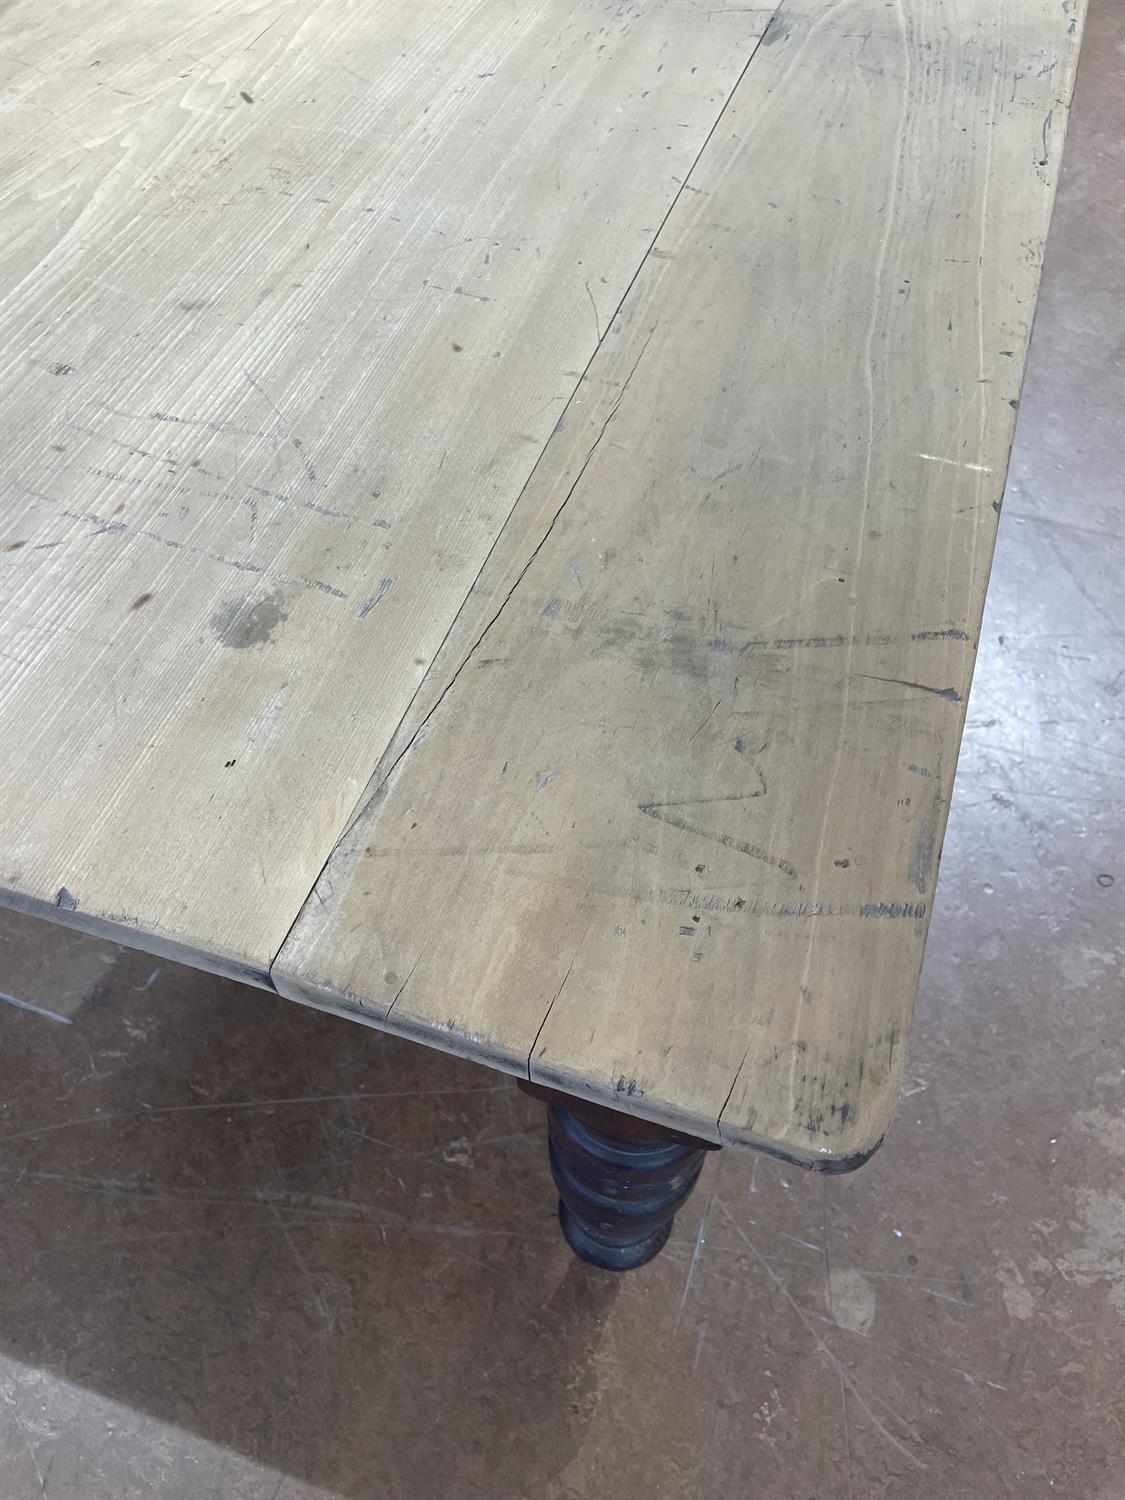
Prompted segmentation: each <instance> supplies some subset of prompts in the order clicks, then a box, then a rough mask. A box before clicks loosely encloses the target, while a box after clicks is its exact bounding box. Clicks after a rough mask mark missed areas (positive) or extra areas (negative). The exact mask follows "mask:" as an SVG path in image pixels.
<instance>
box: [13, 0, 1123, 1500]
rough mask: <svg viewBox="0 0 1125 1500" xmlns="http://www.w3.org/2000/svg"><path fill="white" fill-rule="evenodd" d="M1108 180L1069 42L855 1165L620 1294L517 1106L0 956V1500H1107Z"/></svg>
mask: <svg viewBox="0 0 1125 1500" xmlns="http://www.w3.org/2000/svg"><path fill="white" fill-rule="evenodd" d="M1123 143H1125V12H1123V10H1122V6H1121V0H1091V15H1090V21H1089V26H1088V32H1087V42H1086V48H1085V53H1084V57H1083V61H1082V67H1081V72H1080V77H1079V85H1078V94H1077V99H1076V104H1075V110H1074V116H1073V124H1072V127H1071V138H1070V142H1069V144H1068V148H1067V152H1068V155H1067V164H1066V169H1065V171H1064V177H1063V186H1062V190H1061V192H1060V195H1059V201H1058V208H1057V211H1056V218H1055V224H1054V229H1053V231H1052V240H1051V246H1050V253H1049V256H1048V267H1047V272H1046V275H1045V278H1044V284H1043V297H1042V303H1041V308H1040V313H1039V320H1038V325H1037V329H1036V335H1035V342H1034V347H1033V356H1032V362H1031V370H1030V374H1029V377H1028V382H1027V387H1026V391H1025V396H1024V401H1023V406H1022V411H1021V418H1020V428H1019V438H1018V443H1017V451H1016V455H1015V458H1014V462H1013V468H1012V474H1011V480H1010V484H1009V490H1008V496H1007V500H1006V503H1005V507H1004V515H1003V524H1002V526H1001V531H1000V546H999V551H998V554H997V562H996V571H995V574H994V582H993V588H992V593H991V596H990V604H989V610H988V617H987V622H986V623H987V629H986V632H985V638H984V643H983V648H982V652H981V657H980V663H979V667H978V672H977V680H976V685H975V687H974V689H973V696H972V702H971V705H970V713H969V725H968V730H967V733H966V737H965V744H964V753H963V757H962V762H961V769H960V772H959V775H958V783H957V793H956V798H955V803H954V810H953V816H952V819H951V823H950V832H949V837H948V840H947V843H946V851H945V860H944V865H943V870H942V881H941V890H940V893H939V898H938V903H937V911H936V915H935V918H934V923H933V929H932V935H931V938H930V949H929V956H928V960H927V966H926V971H925V978H924V983H923V991H922V996H921V1001H920V1006H919V1013H918V1021H917V1025H916V1028H915V1032H914V1039H913V1046H912V1053H911V1065H910V1069H909V1077H908V1081H907V1084H906V1088H905V1090H904V1098H903V1102H902V1107H901V1110H900V1113H899V1118H898V1121H897V1124H896V1126H895V1127H894V1129H893V1130H892V1132H891V1135H890V1138H889V1140H888V1142H887V1144H886V1146H885V1147H884V1148H883V1150H882V1151H881V1152H880V1153H879V1154H878V1155H877V1156H876V1158H875V1159H874V1161H873V1162H872V1163H871V1164H870V1165H869V1166H867V1167H865V1168H864V1169H863V1170H862V1171H860V1172H859V1173H858V1174H856V1175H855V1176H852V1177H845V1178H831V1179H829V1178H816V1177H810V1176H806V1175H803V1174H801V1173H799V1172H797V1171H795V1170H793V1169H790V1168H786V1167H782V1166H779V1165H778V1164H777V1163H775V1162H773V1161H770V1160H767V1159H765V1158H762V1159H755V1158H752V1157H750V1156H743V1155H734V1154H732V1153H731V1152H729V1151H728V1152H724V1153H722V1154H721V1156H719V1157H716V1158H714V1159H712V1160H711V1161H710V1162H709V1164H708V1166H707V1168H706V1171H705V1176H704V1180H703V1183H702V1185H701V1187H700V1189H699V1190H698V1192H697V1194H696V1197H695V1200H693V1204H692V1206H691V1208H690V1210H689V1211H686V1212H685V1213H684V1214H683V1215H681V1221H680V1223H679V1224H678V1226H677V1232H676V1236H675V1240H674V1243H673V1244H672V1245H671V1246H670V1248H669V1250H668V1251H667V1253H666V1254H665V1255H664V1256H662V1257H661V1259H660V1260H659V1261H657V1262H655V1263H654V1264H653V1265H651V1266H650V1267H648V1268H646V1269H645V1270H643V1271H641V1272H638V1273H635V1274H634V1275H632V1276H629V1277H626V1278H623V1279H615V1278H612V1277H610V1276H606V1275H604V1274H602V1273H598V1272H593V1271H589V1270H587V1269H585V1268H584V1267H582V1266H580V1265H578V1264H577V1263H576V1262H574V1261H572V1260H571V1259H570V1258H569V1257H568V1255H567V1253H566V1252H565V1251H564V1249H563V1246H562V1244H561V1241H560V1240H559V1237H558V1235H557V1233H556V1230H555V1226H554V1223H553V1221H552V1216H553V1194H552V1191H551V1187H550V1184H549V1180H548V1176H547V1172H546V1166H545V1160H544V1140H543V1135H544V1126H543V1120H542V1118H541V1112H540V1110H539V1108H538V1107H537V1106H536V1105H534V1104H532V1103H531V1102H530V1101H529V1100H527V1099H525V1098H524V1097H523V1096H522V1095H520V1094H518V1093H517V1092H516V1091H515V1090H514V1088H513V1087H512V1086H511V1084H510V1081H509V1080H507V1079H504V1078H501V1077H500V1076H498V1075H495V1074H490V1073H487V1072H485V1071H483V1070H481V1069H479V1068H476V1067H473V1066H471V1065H469V1064H466V1063H462V1062H458V1061H455V1060H453V1059H452V1058H448V1057H444V1056H442V1055H440V1054H439V1053H436V1052H431V1051H427V1050H425V1049H423V1048H421V1047H415V1046H412V1045H410V1044H408V1043H405V1042H401V1041H396V1040H394V1039H391V1038H383V1037H380V1036H378V1035H377V1034H375V1033H372V1032H370V1031H367V1030H365V1029H363V1028H361V1027H358V1026H354V1025H351V1024H350V1023H348V1022H346V1021H339V1020H333V1019H331V1018H329V1017H327V1016H323V1015H319V1014H317V1013H314V1012H311V1011H305V1010H302V1009H300V1008H299V1007H297V1006H295V1005H292V1004H290V1003H288V1002H287V1001H282V1000H277V999H273V998H271V997H269V996H268V995H266V994H263V993H260V992H257V991H253V990H247V989H242V988H240V987H239V986H237V985H234V984H230V983H227V982H225V981H222V980H218V979H212V978H209V977H208V976H206V975H203V974H199V973H195V972H192V971H189V970H186V969H179V968H176V967H175V966H173V965H170V964H167V963H158V962H156V961H154V960H151V959H148V958H146V957H144V956H143V955H141V954H137V953H131V952H127V951H125V950H122V949H115V948H111V947H108V946H103V945H99V944H95V943H92V942H90V941H89V940H87V939H84V938H81V937H79V936H76V935H74V934H68V933H66V932H64V931H62V930H61V929H52V928H47V927H39V926H38V925H35V924H32V923H28V922H26V921H22V920H19V919H16V918H13V917H10V916H5V917H4V918H3V921H2V925H0V989H2V990H4V991H5V992H7V994H8V997H9V998H10V997H11V996H16V997H17V998H18V999H21V1000H23V1001H25V1002H28V1003H30V1004H31V1005H38V1006H40V1007H42V1008H43V1009H45V1010H48V1011H52V1012H54V1013H55V1017H54V1018H52V1017H50V1016H47V1015H42V1014H37V1013H35V1012H34V1011H32V1010H26V1009H24V1010H21V1009H18V1008H16V1007H15V1006H13V1005H10V1004H8V1005H0V1101H2V1103H0V1201H2V1204H3V1208H2V1213H0V1500H44V1497H45V1500H133V1497H137V1500H139V1497H151V1496H154V1495H159V1496H161V1497H170V1500H189V1497H190V1500H202V1497H216V1500H217V1497H222V1500H312V1497H314V1496H316V1497H322V1500H324V1497H340V1500H394V1497H408V1500H430V1497H439V1496H446V1495H449V1496H454V1497H456V1500H475V1497H482V1500H484V1497H487V1500H524V1497H526V1500H588V1497H594V1496H600V1495H602V1494H612V1495H614V1496H615V1497H618V1500H642V1497H644V1500H661V1497H667V1500H726V1497H732V1496H737V1495H746V1496H753V1497H755V1500H805V1497H808V1500H834V1497H840V1500H861V1497H862V1500H867V1497H909V1500H955V1497H960V1496H965V1497H971V1500H992V1497H1001V1496H1007V1495H1019V1496H1020V1497H1021V1500H1039V1497H1047V1496H1051V1497H1059V1496H1075V1497H1080V1500H1123V1497H1125V1434H1123V1431H1122V1428H1123V1419H1125V1376H1123V1374H1122V1370H1123V1368H1125V1004H1123V989H1125V986H1123V983H1122V968H1123V963H1122V960H1123V954H1125V795H1123V792H1125V776H1123V770H1122V752H1123V750H1125V730H1123V710H1125V628H1123V627H1125V606H1123V602H1122V601H1123V580H1125V493H1123V491H1125V480H1123V476H1125V434H1123V431H1122V425H1123V414H1125V144H1123ZM701 1233H702V1237H701V1238H700V1235H701Z"/></svg>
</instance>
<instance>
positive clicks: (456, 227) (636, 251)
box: [0, 0, 770, 983]
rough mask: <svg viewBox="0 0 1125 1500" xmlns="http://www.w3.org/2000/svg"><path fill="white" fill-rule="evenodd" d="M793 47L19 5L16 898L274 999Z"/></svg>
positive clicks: (632, 31)
mask: <svg viewBox="0 0 1125 1500" xmlns="http://www.w3.org/2000/svg"><path fill="white" fill-rule="evenodd" d="M769 14H770V12H769V11H768V10H755V9H753V8H751V9H748V10H740V9H737V8H720V9H710V8H708V6H707V5H706V4H704V3H702V0H698V3H697V0H687V3H678V4H676V5H675V6H658V7H652V6H649V5H648V4H641V3H637V4H630V3H626V4H616V3H609V0H578V3H575V0H538V3H534V4H531V5H527V6H523V5H517V4H515V3H514V0H423V3H417V0H372V3H369V4H364V5H359V6H357V5H352V4H350V3H347V0H320V3H314V4H313V5H311V6H310V5H308V4H306V3H304V0H269V3H265V0H176V3H174V4H173V3H170V0H154V3H149V0H145V3H140V0H134V3H131V4H124V5H118V6H116V7H108V6H104V5H91V4H89V3H84V4H78V3H75V0H71V3H60V4H56V5H51V6H43V5H40V4H37V3H33V0H17V3H15V4H13V5H9V6H8V7H6V9H5V17H4V51H5V59H6V61H5V78H6V84H5V89H6V92H5V94H4V96H3V107H4V113H3V122H4V125H3V129H4V166H3V186H2V190H0V191H2V198H0V204H2V212H3V223H4V258H3V266H2V270H0V340H2V348H3V351H4V352H3V355H2V358H0V420H2V423H3V431H2V437H0V458H2V462H3V483H4V497H5V498H4V512H3V534H2V536H0V566H2V573H0V637H2V639H0V667H2V676H0V757H2V760H3V781H4V794H3V795H4V802H3V808H2V820H3V822H2V832H0V894H2V899H4V900H5V901H6V902H8V903H10V904H13V905H18V906H21V907H23V908H25V909H27V910H31V911H34V912H37V913H39V914H40V915H45V916H50V917H53V918H57V919H58V920H62V921H66V922H69V923H72V924H74V925H83V926H86V927H88V928H89V929H91V930H94V931H99V932H107V933H110V934H111V935H113V936H115V937H117V938H118V939H120V940H121V941H125V942H132V943H136V944H139V945H141V946H143V947H146V948H150V949H152V950H154V951H157V952H162V953H169V954H171V955H173V956H175V957H179V958H183V959H186V960H188V961H190V962H194V963H198V964H200V965H202V966H205V967H215V968H219V969H221V970H223V971H224V972H228V973H234V974H237V975H239V976H240V977H244V978H250V979H252V980H256V981H258V982H262V983H268V980H267V978H266V974H267V970H268V966H269V963H270V961H271V959H272V958H273V957H274V955H275V953H276V952H277V949H278V948H279V946H280V945H281V942H282V939H283V938H284V936H285V933H286V931H287V930H288V928H289V926H290V925H291V923H292V921H293V920H294V918H295V916H296V915H297V912H298V911H299V909H300V906H301V903H302V902H303V900H304V899H305V897H306V896H307V895H308V893H309V890H310V888H311V886H312V884H313V881H314V879H315V877H316V875H317V873H318V872H319V870H320V869H321V867H322V865H323V863H324V861H325V859H326V858H327V856H328V855H329V853H330V851H331V849H332V847H333V844H334V843H335V842H336V840H337V838H338V837H339V835H340V833H341V831H342V829H343V828H344V826H345V823H346V820H347V818H348V817H349V815H350V814H351V813H352V812H353V811H354V809H355V807H356V805H357V802H358V800H359V798H360V796H361V794H362V792H363V788H364V786H365V784H366V782H367V780H368V778H369V777H370V775H371V772H372V769H373V767H374V766H375V765H376V763H377V761H378V759H379V757H380V755H381V753H382V752H383V750H384V749H385V747H386V745H387V743H388V741H389V740H390V738H391V736H392V734H393V732H394V730H395V727H396V726H397V724H398V723H399V721H400V719H401V718H402V716H403V714H404V712H405V711H406V709H407V707H408V705H409V703H410V702H411V699H412V698H413V696H414V694H415V693H416V691H417V689H418V686H419V684H420V682H421V681H422V679H423V677H424V676H425V674H426V671H427V669H428V668H429V666H430V665H431V662H432V660H433V658H434V655H435V653H436V652H437V650H438V648H439V646H440V644H441V641H442V639H443V638H444V636H445V634H446V632H447V630H448V629H449V626H450V624H451V622H452V620H453V619H454V617H455V615H456V613H457V611H458V609H459V608H460V606H461V605H462V603H463V601H464V599H465V597H466V595H467V594H468V592H469V591H470V589H471V587H472V585H473V581H474V579H475V578H476V576H477V573H478V571H479V569H480V567H481V564H482V562H483V561H484V559H485V557H486V555H487V553H488V551H489V549H490V547H491V546H492V544H493V542H494V541H495V539H496V536H497V534H498V533H499V532H500V530H501V529H502V527H503V525H504V522H505V520H506V518H507V517H508V515H509V513H510V511H511V509H512V506H513V504H514V503H515V501H516V498H517V496H518V495H519V493H520V489H521V487H522V486H523V484H524V481H525V480H526V478H527V476H528V474H529V472H530V471H531V469H532V467H533V465H534V463H535V461H536V459H537V458H538V456H539V454H540V453H541V451H542V448H543V446H544V444H545V443H546V441H547V439H548V437H549V435H550V433H551V430H552V428H553V427H554V424H555V421H556V419H557V417H558V414H559V412H560V411H561V410H562V409H563V407H564V406H565V404H566V402H567V400H568V398H569V397H570V395H571V394H572V392H573V391H574V389H575V387H576V385H577V383H578V381H579V379H580V378H581V375H582V372H583V370H584V369H585V367H586V365H587V364H588V362H589V359H590V357H591V355H592V354H593V352H594V350H595V348H596V347H597V345H598V342H599V340H600V339H601V338H602V336H603V335H604V333H605V329H606V326H607V324H608V322H609V320H610V318H611V317H612V315H613V312H614V310H615V308H616V307H617V305H618V303H619V301H620V299H621V297H622V295H623V293H624V291H625V289H626V287H627V286H628V284H629V282H630V279H631V278H632V277H633V275H634V274H635V272H636V271H637V268H638V267H639V266H640V264H641V263H642V261H643V259H644V257H645V254H646V253H647V251H648V249H649V248H650V246H651V244H652V241H653V237H654V235H655V234H656V231H657V229H658V228H659V225H660V223H661V221H662V219H663V217H664V215H665V213H666V211H667V209H668V207H669V205H670V204H671V203H672V201H673V199H674V198H675V196H676V194H677V193H678V192H679V191H680V188H681V185H682V181H683V177H684V175H685V174H686V173H687V171H688V170H689V169H690V167H691V164H692V162H693V161H694V159H695V157H696V155H697V154H698V152H699V150H700V148H701V146H702V144H703V142H704V140H705V138H706V136H707V133H708V131H709V130H710V129H711V127H712V125H713V124H714V121H715V119H716V117H717V115H718V112H719V110H720V109H721V107H722V104H723V102H724V101H725V99H726V98H727V97H728V95H729V93H730V91H731V89H732V88H733V86H734V84H735V82H736V80H737V78H738V76H739V73H740V71H741V69H742V67H743V66H744V64H745V61H746V59H747V57H748V56H749V54H750V52H751V51H752V49H753V47H754V45H755V43H756V41H757V39H758V38H759V36H760V35H761V33H762V31H763V29H764V27H765V25H766V23H767V21H768V17H769Z"/></svg>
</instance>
